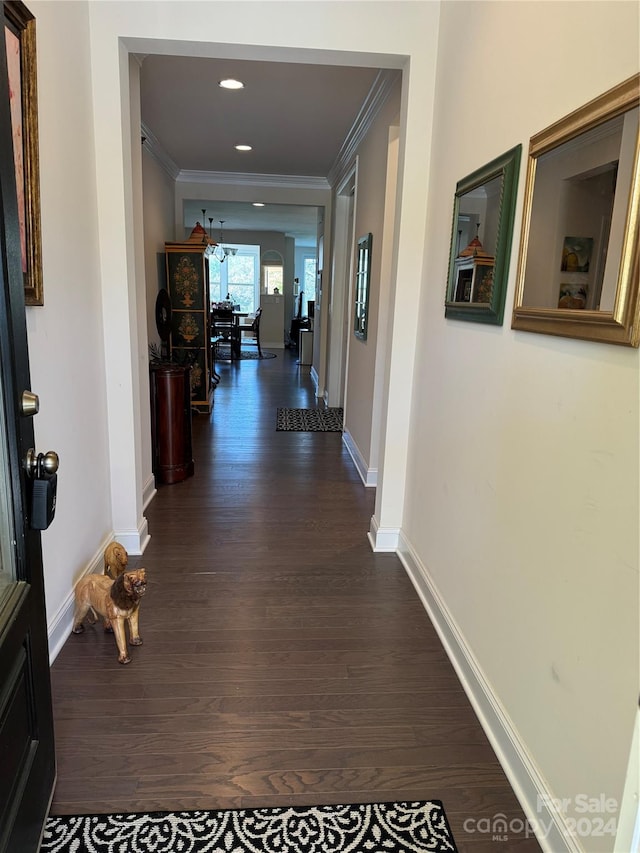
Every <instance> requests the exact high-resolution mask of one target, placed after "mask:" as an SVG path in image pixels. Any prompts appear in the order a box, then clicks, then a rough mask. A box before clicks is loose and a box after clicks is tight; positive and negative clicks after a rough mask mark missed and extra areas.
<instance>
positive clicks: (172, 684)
mask: <svg viewBox="0 0 640 853" xmlns="http://www.w3.org/2000/svg"><path fill="white" fill-rule="evenodd" d="M218 371H219V373H220V374H221V381H220V384H219V386H218V387H217V389H216V391H215V404H214V407H213V411H212V413H211V415H210V416H206V415H196V416H195V418H194V422H193V437H194V459H195V476H194V477H192V478H191V479H189V480H187V481H186V482H184V483H180V484H176V485H173V486H162V487H160V488H159V489H158V494H157V495H156V497H155V499H154V500H153V501H152V503H151V505H150V506H149V507H148V510H147V513H146V514H147V517H148V521H149V530H150V533H151V542H150V544H149V546H148V548H147V550H146V552H145V554H144V555H143V556H142V557H132V558H131V559H130V564H129V565H130V567H131V568H136V567H138V566H145V567H146V569H147V578H148V587H147V594H146V596H145V598H144V600H143V602H142V605H141V610H140V614H141V615H140V632H141V636H142V637H143V639H144V645H143V646H142V647H140V648H133V649H131V650H130V652H131V658H132V661H131V664H129V665H128V666H121V665H119V664H118V663H117V660H116V648H115V643H114V639H113V637H112V636H110V635H105V634H104V633H103V631H102V629H101V628H100V627H99V626H87V629H86V631H85V633H84V634H83V635H79V636H70V638H69V640H68V641H67V643H66V644H65V647H64V649H63V650H62V652H61V653H60V655H59V656H58V658H57V660H56V662H55V663H54V665H53V668H52V682H53V697H54V715H55V725H56V743H57V755H58V782H57V788H56V792H55V798H54V802H53V806H52V813H53V814H72V813H73V814H78V813H93V812H97V813H100V812H113V811H128V812H134V811H144V810H178V809H184V810H189V809H213V808H241V807H253V806H261V805H265V806H266V805H286V804H298V805H304V804H318V803H346V802H374V801H384V800H399V799H403V800H410V799H430V798H431V799H440V800H442V801H443V803H444V807H445V811H446V813H447V817H448V818H449V821H450V823H451V826H452V830H453V834H454V837H455V839H456V843H457V844H458V847H459V849H460V850H461V851H470V853H482V851H484V850H495V849H504V850H506V849H507V845H504V844H501V843H497V842H494V841H492V837H491V834H490V833H489V834H487V833H486V832H485V833H484V834H483V833H481V832H480V831H479V830H477V829H476V830H475V831H465V829H464V828H463V825H464V824H465V821H470V822H469V823H467V826H468V827H469V826H471V827H475V826H476V823H477V821H478V820H480V819H481V818H482V819H484V820H485V821H487V820H488V821H489V822H490V821H491V819H492V818H494V817H495V816H496V815H497V814H498V813H500V814H501V815H502V816H506V819H507V821H510V820H512V819H521V820H524V815H523V814H522V811H521V809H520V807H519V805H518V803H517V801H516V799H515V797H514V795H513V793H512V791H511V788H510V786H509V784H508V782H507V781H506V778H505V776H504V773H503V772H502V770H501V768H500V766H499V764H498V763H497V761H496V759H495V756H494V753H493V751H492V749H491V747H490V745H489V743H488V741H487V739H486V737H485V735H484V733H483V732H482V730H481V728H480V725H479V724H478V722H477V720H476V717H475V715H474V713H473V711H472V709H471V706H470V705H469V702H468V700H467V698H466V696H465V694H464V692H463V690H462V688H461V687H460V685H459V682H458V679H457V677H456V675H455V673H454V671H453V668H452V667H451V665H450V663H449V661H448V659H447V657H446V655H445V652H444V650H443V648H442V646H441V644H440V641H439V639H438V637H437V634H436V633H435V631H434V629H433V627H432V626H431V623H430V621H429V619H428V617H427V615H426V612H425V610H424V609H423V607H422V605H421V603H420V601H419V599H418V596H417V594H416V593H415V591H414V588H413V586H412V584H411V582H410V581H409V579H408V577H407V575H406V573H405V571H404V569H403V567H402V565H401V563H400V561H399V560H398V558H397V557H396V556H395V555H393V554H374V553H373V552H372V551H371V548H370V545H369V542H368V539H367V536H366V533H367V530H368V527H369V520H370V517H371V514H372V512H373V506H374V491H373V490H372V489H368V490H367V489H365V488H364V487H363V485H362V483H361V481H360V479H359V477H358V475H357V473H356V470H355V467H354V465H353V463H352V461H351V459H350V457H349V455H348V453H347V451H346V449H345V448H344V445H343V444H342V441H341V435H340V434H339V433H295V432H276V429H275V425H276V408H277V407H278V406H302V407H313V406H315V404H316V401H315V398H314V395H313V387H312V383H311V380H310V378H309V369H308V368H307V367H298V366H297V364H296V363H295V354H294V353H292V352H289V351H286V350H285V351H278V355H277V358H274V359H270V360H264V361H257V360H256V361H242V362H235V363H232V364H224V363H223V364H220V365H219V366H218ZM508 849H509V850H515V851H517V853H529V852H530V851H531V853H533V851H539V849H540V848H539V846H538V844H537V843H536V842H535V841H534V840H532V839H528V840H527V839H526V838H525V837H524V833H522V834H521V835H510V837H509V842H508Z"/></svg>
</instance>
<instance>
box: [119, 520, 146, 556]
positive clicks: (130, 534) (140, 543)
mask: <svg viewBox="0 0 640 853" xmlns="http://www.w3.org/2000/svg"><path fill="white" fill-rule="evenodd" d="M113 538H114V539H117V540H118V542H119V543H120V544H121V545H124V547H125V548H126V549H127V553H129V554H133V555H135V556H139V555H140V554H144V549H145V548H146V547H147V545H148V544H149V541H150V540H151V536H150V535H149V529H148V525H147V519H146V518H145V517H144V516H143V517H142V520H141V522H140V525H139V527H138V529H137V530H116V531H115V533H114V536H113Z"/></svg>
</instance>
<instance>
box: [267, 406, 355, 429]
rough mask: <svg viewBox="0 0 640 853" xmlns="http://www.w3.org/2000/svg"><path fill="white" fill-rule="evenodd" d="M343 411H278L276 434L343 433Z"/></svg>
mask: <svg viewBox="0 0 640 853" xmlns="http://www.w3.org/2000/svg"><path fill="white" fill-rule="evenodd" d="M342 416H343V411H342V409H337V408H336V409H278V417H277V421H276V432H342Z"/></svg>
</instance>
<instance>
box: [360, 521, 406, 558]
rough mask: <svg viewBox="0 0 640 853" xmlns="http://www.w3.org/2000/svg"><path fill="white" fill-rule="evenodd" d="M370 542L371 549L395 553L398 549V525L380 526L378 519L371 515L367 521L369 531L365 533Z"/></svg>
mask: <svg viewBox="0 0 640 853" xmlns="http://www.w3.org/2000/svg"><path fill="white" fill-rule="evenodd" d="M367 536H368V538H369V542H370V543H371V550H372V551H391V552H393V553H395V552H396V551H397V550H398V544H399V539H400V528H398V527H386V528H385V527H380V526H379V525H378V519H377V518H376V517H375V515H372V516H371V521H370V523H369V533H368V534H367Z"/></svg>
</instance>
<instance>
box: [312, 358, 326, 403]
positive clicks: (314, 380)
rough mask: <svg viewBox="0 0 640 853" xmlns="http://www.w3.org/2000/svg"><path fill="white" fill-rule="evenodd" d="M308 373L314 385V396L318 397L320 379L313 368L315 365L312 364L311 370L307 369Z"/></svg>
mask: <svg viewBox="0 0 640 853" xmlns="http://www.w3.org/2000/svg"><path fill="white" fill-rule="evenodd" d="M309 375H310V376H311V381H312V382H313V386H314V388H315V391H316V397H318V396H319V394H318V382H319V381H320V377H319V376H318V371H317V370H316V369H315V367H313V366H312V367H311V370H310V371H309ZM325 403H326V400H325Z"/></svg>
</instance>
